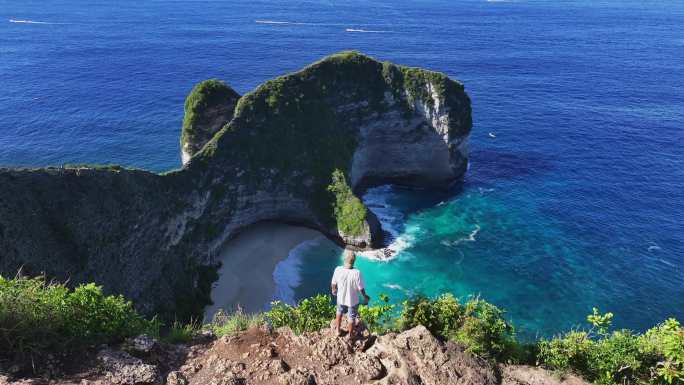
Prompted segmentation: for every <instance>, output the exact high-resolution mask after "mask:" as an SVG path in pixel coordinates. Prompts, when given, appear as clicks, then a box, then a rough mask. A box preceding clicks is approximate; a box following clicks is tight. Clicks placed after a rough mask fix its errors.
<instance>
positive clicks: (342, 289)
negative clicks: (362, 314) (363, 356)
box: [330, 250, 370, 339]
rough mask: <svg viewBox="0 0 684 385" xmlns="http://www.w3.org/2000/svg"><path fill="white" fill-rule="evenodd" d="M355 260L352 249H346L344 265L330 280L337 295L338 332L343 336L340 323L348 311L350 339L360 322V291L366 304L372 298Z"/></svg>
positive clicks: (339, 267)
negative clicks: (368, 293) (355, 266)
mask: <svg viewBox="0 0 684 385" xmlns="http://www.w3.org/2000/svg"><path fill="white" fill-rule="evenodd" d="M355 261H356V256H354V253H352V251H351V250H344V266H338V267H336V268H335V272H334V273H333V276H332V281H331V282H330V289H331V290H332V294H333V295H335V296H337V317H336V318H335V328H336V330H337V334H338V335H339V336H342V331H341V330H340V323H341V322H342V315H343V314H345V313H346V314H347V320H348V324H349V335H348V338H349V339H351V338H352V337H353V336H354V326H355V325H356V324H357V323H358V322H359V292H361V295H363V298H364V304H365V303H368V300H370V297H368V295H367V294H366V284H365V283H364V282H363V276H362V275H361V271H359V269H355V268H354V262H355Z"/></svg>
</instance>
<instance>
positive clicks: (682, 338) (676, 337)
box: [639, 318, 684, 384]
mask: <svg viewBox="0 0 684 385" xmlns="http://www.w3.org/2000/svg"><path fill="white" fill-rule="evenodd" d="M639 347H640V349H641V351H642V352H643V353H645V354H650V355H655V356H656V357H658V360H657V362H656V363H655V365H654V367H655V371H656V375H657V376H658V378H659V379H660V380H662V381H664V382H666V383H668V384H672V383H677V382H679V383H683V382H684V328H682V326H681V325H680V323H679V322H678V321H677V320H676V319H674V318H670V319H668V320H667V321H665V322H663V323H661V324H660V325H658V326H656V327H654V328H651V329H649V330H648V331H647V332H646V333H644V335H643V336H641V337H640V338H639Z"/></svg>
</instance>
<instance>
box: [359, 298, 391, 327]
mask: <svg viewBox="0 0 684 385" xmlns="http://www.w3.org/2000/svg"><path fill="white" fill-rule="evenodd" d="M378 299H379V300H380V304H379V305H371V306H368V305H361V306H359V315H360V316H361V319H362V320H363V321H364V322H365V324H366V327H368V329H369V330H370V331H372V332H373V333H377V334H384V333H386V332H388V331H390V330H393V329H395V327H394V317H393V312H394V309H395V308H396V305H392V304H390V303H389V297H388V296H387V295H385V294H381V295H380V296H379V297H378Z"/></svg>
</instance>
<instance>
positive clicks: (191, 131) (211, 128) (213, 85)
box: [180, 79, 240, 164]
mask: <svg viewBox="0 0 684 385" xmlns="http://www.w3.org/2000/svg"><path fill="white" fill-rule="evenodd" d="M238 99H240V94H238V93H237V92H235V90H233V89H232V88H230V87H229V86H228V85H226V84H225V83H224V82H222V81H220V80H216V79H210V80H205V81H203V82H200V83H199V84H198V85H196V86H195V87H194V88H193V89H192V91H190V95H188V97H187V99H185V118H184V119H183V129H182V130H181V140H180V147H181V160H182V161H183V164H186V163H187V162H188V161H189V160H190V158H191V157H192V156H193V155H195V154H196V153H197V152H199V151H200V150H201V149H202V147H204V145H205V144H207V142H209V141H210V140H211V138H213V137H214V135H216V133H217V132H219V130H220V129H221V128H223V126H224V125H225V124H226V123H228V122H230V120H231V119H233V111H235V105H236V104H237V101H238Z"/></svg>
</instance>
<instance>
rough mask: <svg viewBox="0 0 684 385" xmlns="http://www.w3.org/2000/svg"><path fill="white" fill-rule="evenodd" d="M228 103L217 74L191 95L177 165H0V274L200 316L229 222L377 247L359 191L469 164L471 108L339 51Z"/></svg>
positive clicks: (455, 89)
mask: <svg viewBox="0 0 684 385" xmlns="http://www.w3.org/2000/svg"><path fill="white" fill-rule="evenodd" d="M236 98H237V94H236V93H235V92H234V91H232V90H231V89H230V88H229V87H228V86H226V85H225V84H222V83H220V82H217V81H210V82H205V83H202V84H200V85H199V86H198V87H196V88H195V89H194V90H193V92H192V93H191V95H190V96H189V97H188V101H187V102H186V119H185V121H184V129H183V139H182V141H181V143H182V147H183V151H184V152H185V153H186V154H187V159H185V160H186V161H187V162H186V163H185V165H184V167H183V168H182V169H180V170H177V171H173V172H170V173H166V174H162V175H158V174H154V173H149V172H145V171H136V170H128V169H123V168H119V167H109V168H101V169H96V168H46V169H39V170H10V169H3V170H0V185H2V186H3V189H2V191H0V273H2V274H5V275H11V274H14V273H15V272H16V270H17V269H18V268H19V267H20V266H24V269H25V270H26V271H28V272H30V273H37V272H40V271H45V272H47V273H48V274H50V275H53V276H56V277H57V278H60V279H65V278H69V277H70V278H71V282H81V281H96V282H98V283H101V284H102V285H104V287H105V289H106V290H107V291H109V292H119V293H124V294H125V295H126V296H127V297H128V298H130V299H132V300H133V301H134V302H135V303H136V304H139V306H140V307H141V310H143V311H144V312H146V313H148V314H153V313H161V314H167V315H168V314H173V313H176V314H179V315H181V316H183V315H188V314H191V313H197V312H199V311H200V310H201V308H202V306H203V305H204V304H205V303H206V302H207V301H208V291H209V287H210V284H211V282H212V279H213V278H212V269H211V268H210V266H212V265H213V264H214V263H215V261H214V260H213V257H214V255H216V252H217V250H218V249H219V248H220V246H221V245H222V244H223V243H224V242H225V241H226V240H227V239H229V238H230V237H232V236H234V235H235V234H236V233H237V232H238V231H240V229H242V228H244V227H246V226H249V225H251V224H254V223H256V222H259V221H264V220H279V221H285V222H291V223H297V224H301V225H305V226H309V227H312V228H316V229H318V230H320V231H321V232H323V233H325V234H326V235H328V236H329V237H330V238H332V239H335V240H338V241H339V242H340V243H346V244H348V245H352V246H355V247H358V248H370V247H378V246H380V245H381V242H382V239H381V234H382V232H381V231H380V225H379V223H378V222H377V220H376V219H375V216H374V215H373V213H372V212H371V211H370V210H369V209H368V208H366V207H365V206H364V205H363V203H362V202H361V201H360V200H359V198H358V194H359V193H360V192H361V191H362V190H363V189H364V188H365V187H368V186H370V185H373V184H378V183H387V182H396V183H402V184H409V185H418V186H422V185H439V186H445V185H448V184H449V183H451V182H452V181H455V180H458V179H459V178H460V177H461V176H462V175H463V173H464V172H465V170H466V168H467V141H468V135H469V132H470V128H471V124H472V123H471V115H470V112H471V111H470V100H469V98H468V96H467V95H466V93H465V92H464V89H463V86H462V85H461V84H460V83H457V82H455V81H453V80H451V79H449V78H448V77H447V76H445V75H443V74H440V73H436V72H430V71H425V70H421V69H416V68H407V67H402V66H397V65H393V64H390V63H387V62H385V63H382V62H378V61H376V60H374V59H372V58H369V57H367V56H364V55H362V54H359V53H356V52H343V53H340V54H336V55H333V56H330V57H327V58H325V59H323V60H321V61H319V62H317V63H314V64H312V65H311V66H308V67H306V68H304V69H303V70H301V71H299V72H296V73H293V74H289V75H286V76H283V77H280V78H277V79H274V80H271V81H268V82H266V83H264V84H263V85H261V86H259V87H258V88H257V89H256V90H254V91H253V92H251V93H248V94H246V95H244V96H242V97H240V98H239V99H237V103H235V99H236ZM233 107H234V108H233ZM188 115H190V116H188ZM224 122H227V123H225V124H224V125H223V123H224ZM221 125H223V127H222V128H221V129H220V130H218V132H217V128H218V127H220V126H221ZM212 135H213V136H212ZM208 137H211V139H210V140H209V141H208V142H207V141H206V139H207V138H208Z"/></svg>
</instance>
